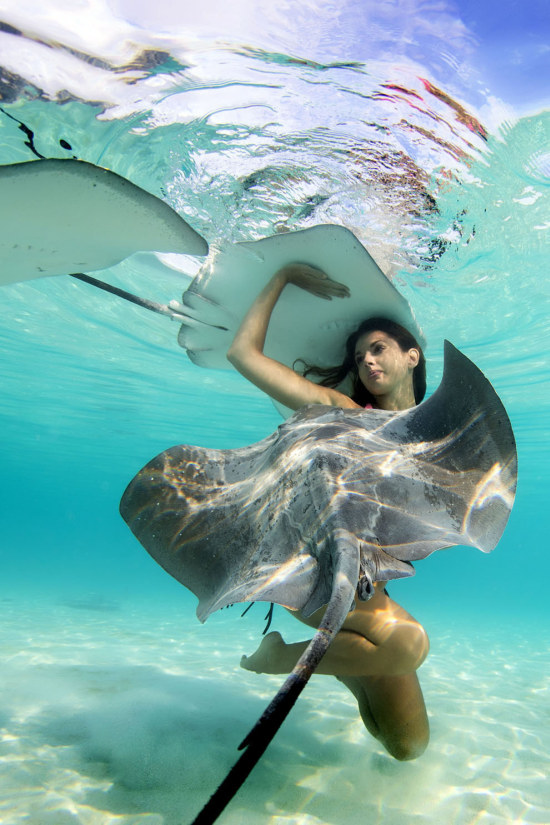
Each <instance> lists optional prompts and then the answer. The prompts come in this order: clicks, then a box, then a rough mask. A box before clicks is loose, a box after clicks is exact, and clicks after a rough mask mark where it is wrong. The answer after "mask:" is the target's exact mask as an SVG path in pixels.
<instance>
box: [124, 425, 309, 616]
mask: <svg viewBox="0 0 550 825" xmlns="http://www.w3.org/2000/svg"><path fill="white" fill-rule="evenodd" d="M280 452H281V451H280V444H279V433H275V434H274V435H272V436H270V437H269V438H267V439H265V440H264V441H261V442H259V443H258V444H254V445H252V446H251V447H244V448H241V449H238V450H223V451H222V450H207V449H201V448H197V447H187V446H180V447H174V448H172V449H170V450H166V451H165V452H163V453H161V454H160V455H159V456H157V457H156V458H155V459H153V461H151V462H150V463H149V464H148V465H147V466H146V467H144V468H143V470H141V472H140V473H138V475H137V476H136V477H135V479H134V480H133V481H132V482H131V483H130V485H129V486H128V488H127V489H126V491H125V493H124V495H123V497H122V500H121V505H120V511H121V514H122V516H123V518H124V519H125V520H126V521H127V523H128V525H129V527H130V528H131V530H132V531H133V533H134V534H135V535H136V537H137V538H138V539H139V541H140V542H141V543H142V544H143V546H144V547H145V548H146V550H147V551H148V552H149V553H150V554H151V555H152V556H153V558H154V559H155V560H156V561H157V562H158V563H159V564H160V565H161V566H162V567H164V569H165V570H166V571H167V572H168V573H170V574H171V575H172V576H174V578H176V579H177V580H178V581H180V582H181V583H182V584H184V585H185V586H186V587H187V588H189V590H191V591H192V592H193V593H194V594H195V595H196V596H197V597H198V599H199V605H198V608H197V615H198V617H199V619H200V620H201V621H204V620H205V619H206V618H207V617H208V616H209V615H210V613H212V612H214V611H215V610H218V609H219V608H221V607H225V606H226V605H228V604H232V603H234V602H240V601H274V602H277V603H279V604H283V605H285V606H287V607H292V608H296V609H298V608H300V607H302V606H303V605H304V604H305V603H306V602H307V599H308V596H309V594H310V593H311V590H312V587H313V583H314V581H315V579H316V576H317V573H316V568H317V561H316V559H315V557H314V556H313V555H312V553H311V552H310V543H309V542H308V541H307V538H306V537H305V535H304V529H303V526H302V525H301V524H297V523H295V522H294V521H293V519H292V518H291V515H290V513H291V509H292V508H291V506H290V503H291V499H293V498H294V497H295V496H296V489H295V487H296V478H295V476H294V477H293V478H291V477H290V476H289V474H288V473H287V474H285V472H284V469H282V468H281V465H280V463H278V462H277V457H278V455H280ZM283 452H284V451H283ZM290 475H292V474H290ZM305 527H306V530H307V527H308V525H307V524H306V526H305Z"/></svg>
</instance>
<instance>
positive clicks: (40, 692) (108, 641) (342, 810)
mask: <svg viewBox="0 0 550 825" xmlns="http://www.w3.org/2000/svg"><path fill="white" fill-rule="evenodd" d="M255 609H256V610H261V611H262V613H261V616H262V617H263V608H255ZM239 612H240V611H235V610H233V611H224V612H223V613H222V614H220V615H219V616H214V617H212V618H211V619H210V620H209V621H208V623H207V624H206V625H204V626H201V625H200V624H199V623H198V622H197V621H196V619H194V617H193V614H192V611H191V610H190V609H189V608H188V607H185V609H184V610H179V609H177V608H174V606H173V605H169V606H164V607H163V606H162V605H159V604H156V605H154V606H153V607H147V606H145V607H143V606H140V608H139V609H137V607H136V605H132V606H128V605H116V604H113V603H110V602H108V601H107V600H101V599H97V598H92V599H90V600H86V599H84V600H82V599H81V600H76V601H74V602H72V603H70V602H68V603H65V604H59V603H58V604H54V603H52V604H46V603H41V604H33V605H25V604H22V603H20V602H18V601H17V600H15V599H14V600H12V601H7V600H5V601H4V602H2V603H0V615H1V617H2V624H1V630H0V656H1V659H2V673H1V680H0V821H1V822H2V823H3V825H19V824H20V823H21V825H23V823H24V825H77V823H82V825H115V824H116V825H186V823H189V822H190V821H192V819H193V817H194V816H195V815H196V813H197V812H198V811H199V810H200V808H201V807H202V805H203V804H204V803H205V802H206V801H207V799H208V798H209V796H210V794H211V793H212V792H213V791H214V790H215V788H216V786H217V784H218V783H219V781H220V780H221V779H222V778H223V776H224V775H225V773H226V771H227V770H228V769H229V768H230V767H231V765H232V764H233V763H234V762H235V761H236V758H237V756H238V753H237V750H236V747H237V745H238V743H239V742H240V741H241V739H242V738H243V737H244V735H245V734H246V733H247V732H248V730H249V729H250V727H251V726H252V724H253V722H254V721H255V719H256V718H257V717H258V716H259V715H260V713H261V712H262V710H263V708H264V707H265V705H266V704H267V702H268V701H269V700H270V698H271V697H272V696H273V695H274V693H275V692H276V690H277V688H278V686H279V685H280V684H281V681H282V677H276V676H260V675H257V674H253V673H247V672H245V671H242V670H241V669H240V668H239V666H238V662H239V659H240V656H241V654H242V653H244V652H246V653H250V652H252V651H253V650H254V649H255V648H256V646H257V644H258V641H259V638H260V633H261V629H262V628H261V619H260V620H256V621H252V622H249V621H248V620H247V619H240V618H239ZM258 615H260V614H258ZM285 620H286V621H288V622H293V620H292V619H291V618H286V617H284V616H283V618H282V620H281V618H280V615H279V617H278V620H277V622H276V624H274V627H276V628H277V629H280V630H282V631H283V633H285V626H284V623H285ZM294 624H296V623H295V622H294ZM429 631H430V637H431V643H432V650H431V653H430V656H429V658H428V660H427V661H426V663H425V664H424V666H423V667H422V669H421V671H420V675H421V681H422V684H423V688H424V692H425V696H426V702H427V705H428V710H429V714H430V724H431V731H432V738H431V743H430V746H429V748H428V750H427V752H426V753H425V754H424V755H423V756H422V757H421V758H420V759H418V760H416V761H414V762H406V763H400V762H396V761H394V760H393V759H391V758H390V757H389V756H387V755H386V754H385V752H384V751H383V749H382V748H381V747H380V746H379V745H378V743H377V742H376V741H375V740H373V739H372V738H371V737H370V736H369V735H368V734H367V733H366V732H365V730H364V728H363V726H362V724H361V722H360V720H359V718H358V714H357V709H356V705H355V702H354V700H353V698H352V696H351V694H349V693H348V692H347V691H346V689H345V688H344V687H343V686H342V685H340V684H339V683H338V682H337V681H336V680H335V679H333V678H331V677H321V676H318V677H314V679H313V680H312V682H311V683H310V685H308V688H307V690H306V691H305V693H304V694H303V695H302V697H301V698H300V700H299V702H298V704H297V705H296V707H295V708H294V710H293V711H292V713H291V715H290V717H289V718H288V719H287V720H286V722H285V724H284V725H283V727H282V729H281V730H280V731H279V733H278V734H277V736H276V738H275V740H274V742H273V743H272V744H271V745H270V747H269V748H268V750H267V752H266V754H265V755H264V757H263V758H262V760H261V762H260V764H259V765H258V766H257V767H256V768H255V769H254V772H253V773H252V775H251V776H250V777H249V779H248V780H247V782H246V784H245V786H244V787H243V788H242V789H241V791H240V792H239V794H238V795H237V797H236V798H235V799H234V800H233V802H232V803H231V804H230V806H229V807H228V808H227V809H226V811H225V812H224V813H223V814H222V816H221V817H220V819H219V822H220V823H221V825H248V823H250V825H267V824H268V823H269V824H270V825H420V823H422V824H424V823H426V825H427V823H434V825H435V824H436V823H437V825H505V823H506V825H508V824H509V823H515V824H516V825H520V823H530V825H549V823H550V782H549V781H548V775H549V773H550V721H549V707H550V703H549V699H550V696H549V693H550V690H549V683H550V651H549V649H548V645H547V643H546V641H545V640H544V637H543V635H542V633H541V632H539V635H538V636H537V637H533V636H532V635H530V633H528V631H527V629H526V630H525V632H523V631H521V630H518V629H517V628H512V627H508V628H507V627H503V626H502V624H498V625H497V624H495V627H494V628H491V629H488V628H487V627H486V626H485V627H483V628H481V629H479V628H475V627H473V626H468V627H466V626H462V625H461V624H460V623H457V620H455V624H452V623H451V622H449V624H447V625H446V626H445V625H443V626H442V623H441V621H439V622H438V624H437V626H436V628H434V627H430V628H429ZM543 645H544V646H543Z"/></svg>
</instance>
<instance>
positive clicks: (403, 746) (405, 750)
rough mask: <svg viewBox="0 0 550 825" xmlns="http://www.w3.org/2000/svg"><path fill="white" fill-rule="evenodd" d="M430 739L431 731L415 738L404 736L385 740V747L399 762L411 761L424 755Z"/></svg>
mask: <svg viewBox="0 0 550 825" xmlns="http://www.w3.org/2000/svg"><path fill="white" fill-rule="evenodd" d="M429 741H430V734H429V731H428V730H426V732H425V733H422V734H420V735H417V736H415V737H414V738H404V739H399V740H396V741H393V742H385V743H384V747H385V748H386V750H387V751H388V753H389V754H390V755H391V756H393V758H394V759H397V760H398V761H399V762H409V761H411V760H412V759H418V757H419V756H422V754H423V753H424V751H425V750H426V748H427V747H428V742H429Z"/></svg>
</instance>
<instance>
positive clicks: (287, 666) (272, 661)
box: [241, 590, 429, 759]
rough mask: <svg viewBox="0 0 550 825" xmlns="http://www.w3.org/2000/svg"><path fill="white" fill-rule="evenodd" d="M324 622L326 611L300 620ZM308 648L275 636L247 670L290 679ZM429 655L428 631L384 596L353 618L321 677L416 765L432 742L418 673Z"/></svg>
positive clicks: (369, 726)
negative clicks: (329, 678) (344, 691)
mask: <svg viewBox="0 0 550 825" xmlns="http://www.w3.org/2000/svg"><path fill="white" fill-rule="evenodd" d="M295 615H296V614H295ZM321 616H322V611H320V612H319V613H318V614H315V615H314V616H312V617H308V618H307V619H304V618H303V617H301V616H300V615H299V614H298V615H297V618H299V619H301V620H302V621H304V622H305V623H306V624H308V625H310V626H312V627H316V626H317V624H318V621H319V620H320V617H321ZM367 634H368V636H367ZM308 644H309V642H297V643H294V644H288V645H287V644H285V642H284V640H283V638H282V636H281V635H280V633H277V632H274V633H270V634H269V635H268V636H266V637H265V639H263V641H262V643H261V645H260V647H259V648H258V650H257V651H256V652H255V653H253V654H252V656H248V657H247V656H243V658H242V660H241V666H242V667H244V668H246V669H247V670H253V671H256V672H258V673H289V672H290V671H291V670H292V668H293V667H294V665H295V664H296V662H297V660H298V658H299V657H300V656H301V654H302V653H303V652H304V650H305V649H306V647H307V645H308ZM427 652H428V639H427V636H426V633H425V631H424V629H423V628H422V627H421V626H420V625H419V624H418V622H416V621H415V620H414V619H413V618H412V617H411V616H410V615H409V614H408V613H406V611H404V610H403V608H401V607H400V606H399V605H398V604H397V603H396V602H393V601H392V600H391V599H389V598H388V597H387V596H386V594H384V593H383V591H380V590H379V592H378V593H377V594H376V596H374V597H373V599H372V600H371V601H370V602H367V603H365V604H363V605H359V607H358V609H356V610H355V611H353V612H352V613H350V614H349V616H348V618H347V619H346V621H345V623H344V625H343V628H342V630H341V631H340V632H339V633H338V634H337V635H336V637H335V639H334V641H333V642H332V644H331V646H330V648H329V649H328V651H327V653H326V654H325V656H324V657H323V659H322V660H321V662H320V664H319V666H318V667H317V670H316V672H317V673H320V674H329V675H334V676H336V677H337V678H338V679H339V680H340V681H341V682H342V683H343V684H344V685H346V687H347V688H348V689H349V690H350V691H351V692H352V693H353V695H354V696H355V698H356V699H357V703H358V705H359V712H360V714H361V717H362V719H363V722H364V724H365V727H366V728H367V730H368V731H369V733H371V734H372V735H373V736H375V737H376V738H377V739H378V740H379V741H380V742H381V743H382V744H383V745H384V747H385V748H386V749H387V750H388V751H389V753H391V754H392V756H394V757H395V758H396V759H414V758H415V757H417V756H420V754H421V753H422V752H423V751H424V750H425V748H426V745H427V743H428V739H429V726H428V718H427V714H426V708H425V705H424V698H423V696H422V691H421V689H420V684H419V682H418V677H417V675H416V672H415V671H416V669H417V668H418V667H419V666H420V665H421V664H422V662H423V661H424V659H425V657H426V655H427Z"/></svg>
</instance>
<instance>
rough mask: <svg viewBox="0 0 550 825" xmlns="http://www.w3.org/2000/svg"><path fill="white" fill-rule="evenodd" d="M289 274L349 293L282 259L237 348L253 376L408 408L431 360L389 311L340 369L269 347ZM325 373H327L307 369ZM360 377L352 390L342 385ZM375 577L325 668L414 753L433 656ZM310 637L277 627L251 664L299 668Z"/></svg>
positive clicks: (418, 396)
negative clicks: (292, 638)
mask: <svg viewBox="0 0 550 825" xmlns="http://www.w3.org/2000/svg"><path fill="white" fill-rule="evenodd" d="M287 284H294V285H295V286H297V287H300V288H301V289H304V290H306V291H308V292H311V293H312V294H313V295H316V296H318V297H320V298H325V299H329V300H330V299H332V298H334V297H336V298H345V297H347V296H348V295H349V292H348V290H347V287H345V286H344V285H343V284H339V283H337V282H335V281H332V280H331V279H330V278H328V277H327V276H326V275H325V274H324V273H322V272H320V270H318V269H314V268H313V267H310V266H307V265H305V264H290V265H288V266H285V267H283V268H282V269H280V270H279V271H278V272H277V273H275V275H274V276H273V277H272V279H271V280H270V281H269V283H268V284H267V286H266V287H265V288H264V290H263V291H262V292H261V293H260V294H259V296H258V297H257V299H256V300H255V301H254V303H253V304H252V306H251V307H250V309H249V311H248V313H247V315H246V316H245V318H244V319H243V322H242V324H241V326H240V327H239V330H238V331H237V334H236V335H235V338H234V340H233V343H232V345H231V347H230V349H229V351H228V353H227V357H228V359H229V361H230V362H231V363H232V364H233V365H234V366H235V367H236V369H238V370H239V372H240V373H242V375H244V376H245V378H247V379H248V380H249V381H251V382H252V383H253V384H255V385H256V386H257V387H259V388H260V389H261V390H263V391H264V392H265V393H267V394H268V395H269V396H271V397H272V398H273V399H274V400H276V401H278V402H280V403H282V404H285V405H286V406H287V407H290V408H291V409H293V410H297V409H299V408H300V407H303V406H305V405H307V404H325V405H328V406H334V407H343V408H346V409H356V408H365V407H367V408H371V407H372V408H377V409H383V410H405V409H409V408H410V407H413V406H415V404H417V403H419V402H420V401H421V400H422V398H423V397H424V393H425V390H426V377H425V376H426V370H425V360H424V356H423V353H422V350H421V348H420V346H419V345H418V343H417V342H416V341H415V339H414V338H413V336H412V335H411V334H410V333H409V332H408V331H407V330H405V329H404V328H403V327H401V326H399V324H395V323H394V322H392V321H388V320H386V319H382V318H371V319H368V320H366V321H364V322H363V323H362V324H361V325H360V326H359V327H358V329H357V330H356V331H355V332H354V333H353V334H352V335H351V336H350V337H349V338H348V341H347V344H346V357H345V360H344V362H343V363H342V364H341V365H340V367H337V368H335V369H333V370H318V369H315V368H308V369H306V371H305V374H304V375H300V374H298V373H296V372H294V370H292V369H290V368H289V367H287V366H285V365H284V364H281V363H280V362H278V361H275V360H274V359H272V358H269V357H268V356H266V355H264V352H263V349H264V343H265V338H266V334H267V330H268V326H269V321H270V318H271V314H272V312H273V309H274V307H275V305H276V303H277V301H278V299H279V297H280V295H281V293H282V291H283V290H284V288H285V287H286V286H287ZM309 374H317V375H319V376H320V377H321V378H322V383H321V384H317V383H315V382H313V381H310V380H309V379H308V378H307V375H309ZM347 375H349V376H350V377H351V378H352V382H353V389H352V392H351V396H348V395H345V394H344V393H342V392H340V391H339V390H337V389H335V387H336V386H337V385H338V384H339V383H340V382H341V381H342V380H343V379H344V378H345V377H346V376H347ZM384 585H385V582H377V583H376V584H375V593H374V595H373V596H372V598H371V599H369V600H368V601H366V602H363V601H358V602H357V606H356V608H355V609H354V610H353V611H351V612H350V613H349V614H348V616H347V618H346V620H345V621H344V624H343V625H342V628H341V629H340V631H339V632H338V634H337V635H336V637H335V638H334V641H333V642H332V644H331V646H330V647H329V649H328V652H327V653H326V654H325V656H324V657H323V659H322V660H321V663H320V665H319V666H318V667H317V670H316V672H317V673H321V674H328V675H332V676H336V677H337V678H338V679H339V680H340V681H341V682H343V684H345V685H346V687H348V688H349V690H350V691H351V692H352V693H353V695H354V696H355V698H356V700H357V702H358V705H359V711H360V714H361V717H362V719H363V722H364V724H365V727H366V728H367V730H368V731H369V732H370V733H371V734H372V735H373V736H374V737H376V738H377V739H378V740H379V741H380V742H381V743H382V744H383V745H384V747H385V748H386V750H387V751H388V752H389V753H390V754H391V755H392V756H394V757H395V758H396V759H400V760H405V759H414V758H416V757H417V756H420V755H421V754H422V753H423V751H424V750H425V748H426V746H427V744H428V740H429V725H428V718H427V715H426V708H425V704H424V698H423V696H422V691H421V689H420V684H419V681H418V677H417V674H416V671H417V669H418V668H419V667H420V665H421V664H422V662H423V661H424V659H425V658H426V656H427V653H428V649H429V643H428V637H427V635H426V632H425V630H424V629H423V627H421V625H420V624H418V622H417V621H415V619H413V617H412V616H410V615H409V614H408V613H407V612H406V611H405V610H404V609H403V608H402V607H401V606H400V605H398V604H397V603H396V602H394V601H393V600H392V599H391V598H390V597H389V596H388V594H387V593H386V591H385V588H384ZM290 612H291V613H292V615H293V616H295V617H296V618H297V619H299V620H300V621H302V622H303V623H304V624H307V625H309V626H310V627H312V628H317V626H318V624H319V622H320V621H321V619H322V616H323V613H324V608H322V609H321V610H319V611H317V612H316V613H314V614H312V615H311V616H308V617H305V616H303V615H302V614H301V613H300V612H297V611H290ZM308 644H309V641H304V642H298V643H295V644H286V643H285V642H284V640H283V638H282V636H281V635H280V634H279V633H277V632H273V633H270V634H269V635H268V636H266V637H265V639H264V640H263V641H262V643H261V645H260V647H259V648H258V650H257V651H256V652H255V653H253V654H252V655H251V656H243V658H242V661H241V666H242V667H243V668H245V669H247V670H252V671H255V672H257V673H289V672H290V671H291V670H292V668H293V667H294V665H295V664H296V662H297V660H298V658H299V657H300V656H301V654H302V653H303V652H304V650H305V649H306V647H307V645H308Z"/></svg>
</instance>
